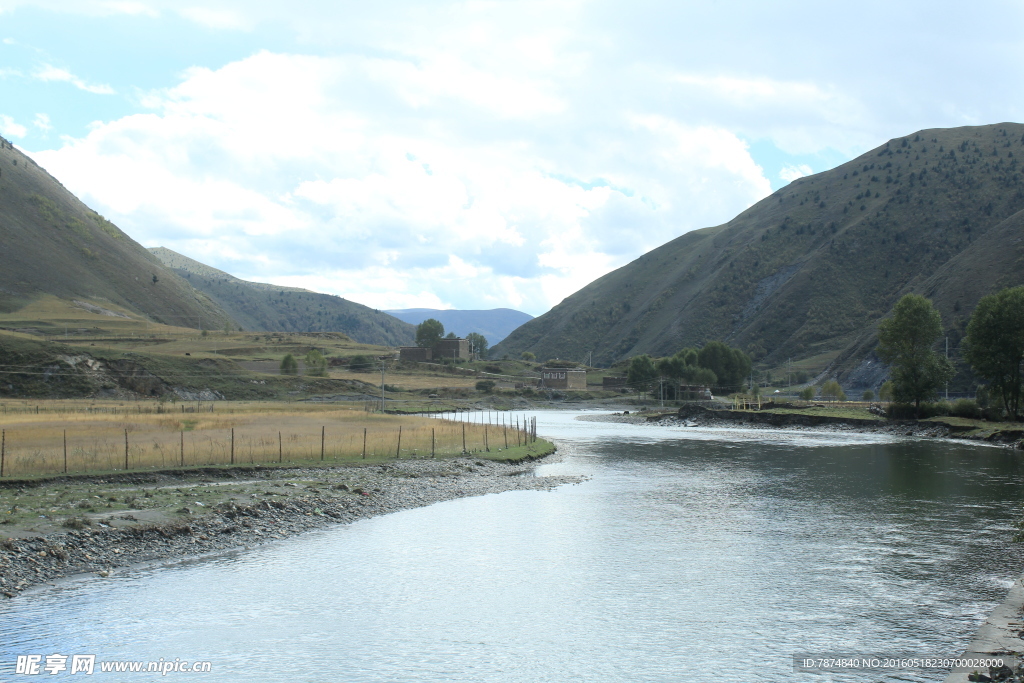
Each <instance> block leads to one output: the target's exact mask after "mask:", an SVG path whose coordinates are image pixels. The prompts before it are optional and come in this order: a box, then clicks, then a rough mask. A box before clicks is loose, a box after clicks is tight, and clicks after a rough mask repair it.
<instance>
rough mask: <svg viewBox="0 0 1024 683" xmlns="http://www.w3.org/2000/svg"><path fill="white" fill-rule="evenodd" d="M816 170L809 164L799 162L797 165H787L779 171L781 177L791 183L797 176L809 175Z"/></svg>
mask: <svg viewBox="0 0 1024 683" xmlns="http://www.w3.org/2000/svg"><path fill="white" fill-rule="evenodd" d="M812 173H814V171H813V170H812V169H811V167H810V166H808V165H807V164H799V165H797V166H786V167H785V168H783V169H782V170H781V171H779V177H780V178H782V179H783V180H785V181H786V182H787V183H791V182H793V181H794V180H796V179H797V178H803V177H804V176H809V175H811V174H812Z"/></svg>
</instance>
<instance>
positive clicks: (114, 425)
mask: <svg viewBox="0 0 1024 683" xmlns="http://www.w3.org/2000/svg"><path fill="white" fill-rule="evenodd" d="M37 405H38V406H39V412H38V414H37V413H36V412H35V406H37ZM211 407H212V409H213V411H214V412H205V409H204V406H200V407H199V409H200V412H189V413H180V412H175V411H173V410H172V409H170V408H169V407H168V408H167V409H165V408H163V407H161V406H159V405H155V404H153V403H149V404H145V405H143V404H140V405H139V406H133V405H131V404H130V403H127V404H126V403H124V402H122V403H113V402H111V403H103V402H86V401H48V402H6V403H5V404H4V406H3V414H0V428H2V430H3V435H2V439H3V443H2V457H3V476H4V477H10V476H24V475H38V474H56V473H63V472H65V471H67V472H69V473H70V472H77V473H81V472H107V471H125V470H126V469H127V470H144V469H153V468H167V467H180V466H185V467H189V466H200V465H228V464H248V463H253V464H258V463H277V462H282V463H294V462H300V461H307V462H308V461H320V460H323V461H356V460H364V459H366V460H380V459H390V458H396V457H397V458H418V457H431V456H436V457H445V456H454V455H459V454H462V453H463V452H464V451H465V452H470V453H472V452H482V451H487V450H488V449H489V450H491V451H494V452H497V450H498V449H505V448H506V447H507V446H516V445H518V444H519V443H521V442H522V441H523V436H522V435H521V434H520V432H517V431H516V429H515V426H514V425H515V419H516V418H515V416H512V417H511V420H510V416H509V415H508V414H507V413H502V414H498V413H492V414H489V418H488V417H484V415H487V414H480V415H475V416H473V419H472V421H470V422H469V423H466V422H463V421H456V420H449V419H437V418H430V417H423V416H399V415H387V414H379V413H368V412H365V411H364V410H363V409H362V406H361V405H360V406H357V407H351V408H350V407H338V406H337V405H322V406H320V405H316V404H308V403H303V404H296V403H284V402H280V403H274V402H217V404H216V405H214V406H211ZM158 410H159V411H160V412H157V411H158ZM165 411H166V412H165ZM488 420H489V421H490V422H491V424H486V422H487V421H488ZM481 422H482V423H481ZM501 422H504V423H505V425H504V426H503V425H501V424H499V423H501ZM509 422H511V423H512V425H513V426H512V428H511V429H509V428H508V423H509ZM522 422H523V420H522V419H520V424H522ZM506 438H507V439H508V440H507V441H506Z"/></svg>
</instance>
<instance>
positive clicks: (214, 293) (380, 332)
mask: <svg viewBox="0 0 1024 683" xmlns="http://www.w3.org/2000/svg"><path fill="white" fill-rule="evenodd" d="M150 252H152V254H153V255H154V256H155V257H156V258H158V259H160V261H161V262H162V263H164V264H165V265H166V266H168V267H169V268H173V269H174V271H175V272H176V273H178V274H179V275H181V276H182V277H184V278H185V279H186V280H188V282H189V283H190V284H191V285H192V286H193V287H195V288H196V289H197V290H199V291H200V292H202V293H203V294H204V295H206V296H208V297H209V298H210V299H211V300H213V301H214V302H216V303H217V305H218V306H220V307H221V308H223V309H224V310H225V311H227V312H228V313H229V314H230V315H231V317H232V318H234V319H235V321H237V323H238V324H239V325H241V326H242V327H243V328H245V329H247V330H260V331H268V332H344V333H345V334H347V335H348V336H349V337H351V338H352V339H353V340H354V341H357V342H360V343H363V344H381V345H383V346H410V345H412V343H413V339H414V338H415V335H416V328H415V327H413V326H412V325H410V324H408V323H405V322H403V321H401V320H399V319H398V318H395V317H393V316H391V315H388V314H387V313H383V312H381V311H375V310H374V309H372V308H368V307H366V306H363V305H362V304H357V303H354V302H352V301H347V300H345V299H342V298H341V297H337V296H333V295H330V294H320V293H317V292H311V291H309V290H307V289H299V288H296V287H281V286H278V285H270V284H266V283H262V282H248V281H246V280H240V279H238V278H236V277H235V276H233V275H229V274H228V273H225V272H224V271H222V270H217V269H216V268H211V267H210V266H207V265H205V264H203V263H200V262H199V261H195V260H193V259H190V258H188V257H187V256H183V255H181V254H179V253H177V252H174V251H171V250H170V249H167V248H166V247H156V248H154V249H150Z"/></svg>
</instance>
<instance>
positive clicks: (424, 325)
mask: <svg viewBox="0 0 1024 683" xmlns="http://www.w3.org/2000/svg"><path fill="white" fill-rule="evenodd" d="M442 337H444V325H442V324H441V321H440V320H434V319H433V318H427V319H426V320H424V321H423V322H421V323H420V324H419V325H417V326H416V346H420V347H422V348H425V349H432V348H434V347H435V346H436V345H437V342H439V341H441V338H442Z"/></svg>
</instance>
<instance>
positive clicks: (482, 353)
mask: <svg viewBox="0 0 1024 683" xmlns="http://www.w3.org/2000/svg"><path fill="white" fill-rule="evenodd" d="M466 340H467V341H468V342H469V349H470V351H476V353H477V355H478V356H479V357H480V358H487V337H485V336H484V335H482V334H479V333H477V332H470V333H469V334H467V335H466Z"/></svg>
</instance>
